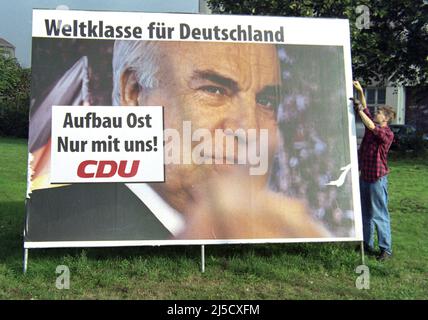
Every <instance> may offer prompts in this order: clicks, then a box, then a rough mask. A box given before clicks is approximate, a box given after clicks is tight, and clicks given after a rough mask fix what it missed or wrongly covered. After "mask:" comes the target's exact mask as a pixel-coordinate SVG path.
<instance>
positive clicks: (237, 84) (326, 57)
mask: <svg viewBox="0 0 428 320" xmlns="http://www.w3.org/2000/svg"><path fill="white" fill-rule="evenodd" d="M351 80H352V74H351V54H350V39H349V22H348V21H347V20H341V19H309V18H286V17H250V16H216V15H195V14H155V13H136V12H95V11H68V10H67V11H61V10H34V11H33V47H32V99H31V110H30V130H29V142H28V144H29V146H28V148H29V162H28V188H27V201H26V210H27V212H26V223H25V230H24V240H25V243H24V246H25V247H26V248H43V247H79V246H131V245H163V244H216V243H217V244H218V243H274V242H310V241H360V240H361V239H362V226H361V210H360V202H359V189H358V167H357V156H356V139H355V126H354V118H353V113H352V108H351V105H350V103H349V98H350V97H351V96H352V83H351Z"/></svg>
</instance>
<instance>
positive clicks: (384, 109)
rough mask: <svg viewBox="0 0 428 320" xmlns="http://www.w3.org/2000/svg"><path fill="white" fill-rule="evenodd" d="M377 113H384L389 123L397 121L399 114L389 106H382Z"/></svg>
mask: <svg viewBox="0 0 428 320" xmlns="http://www.w3.org/2000/svg"><path fill="white" fill-rule="evenodd" d="M377 111H382V112H383V114H384V115H385V116H386V117H387V118H388V123H389V122H391V121H392V120H394V119H395V116H396V115H397V113H396V112H395V110H394V108H393V107H391V106H388V105H385V106H380V107H379V108H378V109H377Z"/></svg>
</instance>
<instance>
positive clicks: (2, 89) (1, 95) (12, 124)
mask: <svg viewBox="0 0 428 320" xmlns="http://www.w3.org/2000/svg"><path fill="white" fill-rule="evenodd" d="M30 77H31V71H30V69H23V68H21V66H20V65H19V64H18V62H17V61H16V59H15V58H6V57H5V56H4V55H3V54H2V52H0V136H2V135H7V136H16V137H22V138H26V137H27V136H28V112H29V104H30V99H29V97H30Z"/></svg>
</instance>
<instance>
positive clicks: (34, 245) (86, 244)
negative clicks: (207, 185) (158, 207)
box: [24, 238, 362, 249]
mask: <svg viewBox="0 0 428 320" xmlns="http://www.w3.org/2000/svg"><path fill="white" fill-rule="evenodd" d="M357 241H362V239H360V238H293V239H254V240H249V239H236V240H131V241H54V242H53V241H40V242H24V248H25V249H41V248H91V247H92V248H95V247H134V246H170V245H205V244H255V243H260V244H263V243H266V244H267V243H303V242H305V243H308V242H357Z"/></svg>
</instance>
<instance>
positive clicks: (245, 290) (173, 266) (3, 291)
mask: <svg viewBox="0 0 428 320" xmlns="http://www.w3.org/2000/svg"><path fill="white" fill-rule="evenodd" d="M26 143H27V141H26V140H21V139H11V138H0V299H427V298H428V191H427V190H428V162H427V161H424V160H422V159H419V160H417V159H411V158H410V157H408V158H407V159H394V160H391V161H390V165H391V168H392V173H391V175H390V177H389V183H390V185H389V191H390V192H389V196H390V212H391V216H392V235H393V242H394V258H393V259H391V260H389V261H387V262H384V263H379V262H377V261H376V260H375V259H374V258H367V257H366V265H367V266H368V267H369V268H370V289H369V290H359V289H357V288H356V286H355V281H356V279H357V277H358V274H357V273H355V268H356V267H357V266H358V265H359V264H360V263H361V261H360V256H359V254H358V253H356V252H354V246H355V244H353V243H321V244H274V245H272V244H271V245H229V246H220V245H218V246H205V251H206V271H205V273H203V274H202V273H201V272H200V265H199V262H200V247H198V246H178V247H141V248H97V249H43V250H42V249H33V250H30V254H29V268H28V272H27V274H26V275H24V274H23V273H22V253H23V250H22V230H23V222H24V198H25V190H26V175H27V173H26V165H27V145H26ZM58 265H67V266H68V267H69V268H70V289H69V290H59V289H57V288H56V286H55V281H56V277H57V276H58V274H56V273H55V270H56V267H57V266H58Z"/></svg>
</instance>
